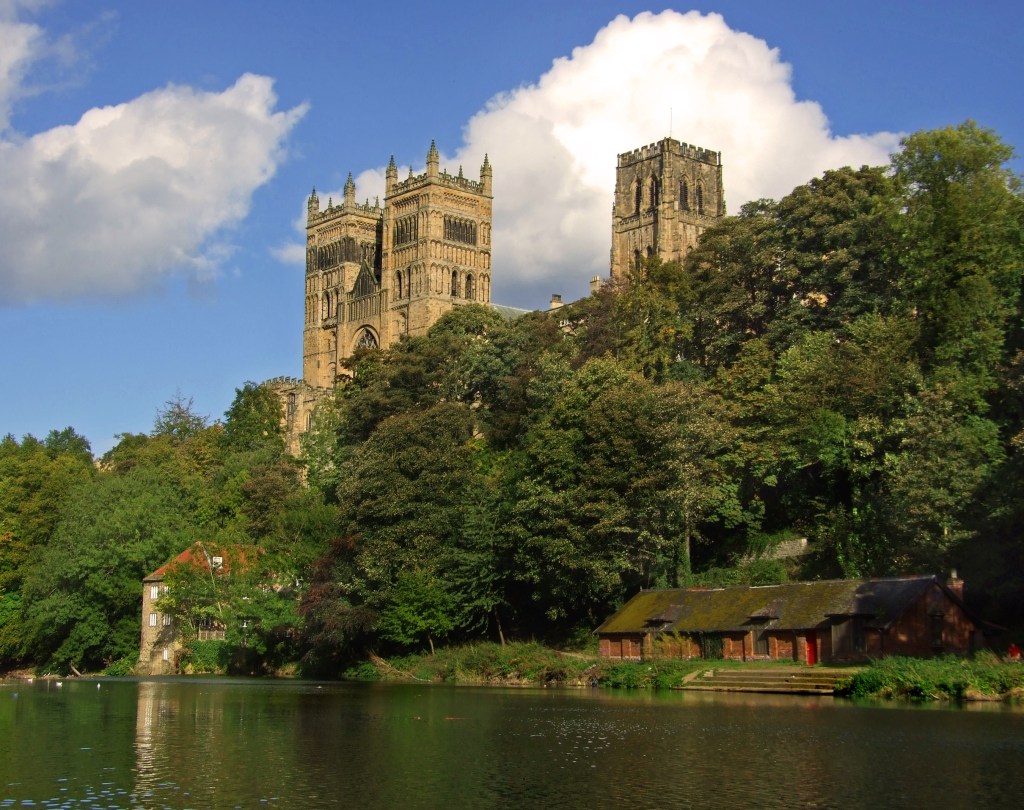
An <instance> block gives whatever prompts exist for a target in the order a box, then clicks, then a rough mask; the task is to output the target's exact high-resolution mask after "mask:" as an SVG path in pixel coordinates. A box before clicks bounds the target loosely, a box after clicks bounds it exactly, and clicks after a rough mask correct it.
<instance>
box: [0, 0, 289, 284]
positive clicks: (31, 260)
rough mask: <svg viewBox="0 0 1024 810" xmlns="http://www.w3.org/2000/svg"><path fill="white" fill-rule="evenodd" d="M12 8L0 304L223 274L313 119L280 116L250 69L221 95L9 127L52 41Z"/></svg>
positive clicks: (4, 57) (1, 26)
mask: <svg viewBox="0 0 1024 810" xmlns="http://www.w3.org/2000/svg"><path fill="white" fill-rule="evenodd" d="M43 2H44V0H35V2H24V0H23V1H22V2H17V0H15V1H14V2H12V0H0V245H2V246H3V248H2V250H0V304H15V303H24V302H29V301H34V300H41V299H46V300H62V299H72V298H77V297H82V296H103V295H111V294H130V293H133V292H137V291H139V290H141V289H146V288H149V287H152V286H153V285H155V284H157V283H158V282H159V281H160V280H161V279H162V278H164V277H166V276H168V275H170V274H173V273H185V274H186V275H188V276H189V277H190V278H192V279H194V280H200V281H202V280H205V279H209V278H210V277H212V276H214V275H216V274H217V272H218V270H219V268H220V266H221V265H222V263H223V262H224V261H225V260H226V258H227V257H228V256H230V254H231V252H232V250H233V248H232V246H231V245H230V244H228V243H227V242H226V241H225V239H224V230H225V229H226V228H228V227H230V226H232V225H234V224H236V223H238V222H239V221H240V220H241V219H243V218H244V217H245V216H246V215H247V213H248V211H249V205H250V201H251V197H252V194H253V192H254V191H255V190H256V189H257V188H259V187H260V186H261V185H263V184H264V183H266V182H267V181H268V180H269V179H270V178H271V177H272V176H273V174H274V172H275V171H276V169H277V166H278V164H279V163H280V162H281V160H282V159H283V157H284V151H283V143H284V139H285V138H286V136H287V135H288V133H289V132H290V131H291V130H292V128H293V127H294V126H295V124H296V123H297V122H298V121H299V119H300V118H301V117H302V115H303V114H304V113H305V110H306V107H305V106H299V107H296V108H294V109H292V110H288V111H275V109H274V108H275V106H276V104H277V97H276V96H275V94H274V91H273V82H272V80H271V79H269V78H267V77H264V76H255V75H251V74H246V75H243V76H242V77H240V78H239V79H238V81H236V82H235V84H234V85H232V86H231V87H229V88H227V89H226V90H224V91H222V92H207V91H200V90H195V89H193V88H191V87H184V86H177V85H169V86H167V87H164V88H162V89H158V90H154V91H152V92H149V93H146V94H145V95H142V96H139V97H138V98H135V99H132V100H131V101H127V102H125V103H123V104H118V105H116V106H110V107H102V108H96V109H91V110H88V111H87V112H86V113H85V114H84V115H82V117H81V118H80V119H79V120H78V122H77V123H75V124H72V125H68V126H61V127H55V128H54V129H51V130H48V131H46V132H41V133H38V134H35V135H31V136H21V135H17V134H14V133H11V132H9V131H8V128H9V123H10V121H9V115H10V109H11V105H12V103H13V102H14V101H16V100H17V99H18V98H20V97H22V96H23V95H24V94H25V93H26V92H29V91H28V90H26V87H25V77H26V73H27V71H28V69H29V67H31V66H32V65H33V63H34V62H36V61H38V60H39V59H42V58H45V57H47V56H48V55H49V54H50V52H52V51H53V48H54V46H53V45H52V44H48V43H47V42H46V41H45V39H46V38H45V32H44V31H43V30H42V29H40V28H39V27H38V26H35V25H32V24H29V23H24V22H19V21H18V20H17V15H18V11H19V9H27V8H33V7H38V6H39V5H41V4H42V3H43Z"/></svg>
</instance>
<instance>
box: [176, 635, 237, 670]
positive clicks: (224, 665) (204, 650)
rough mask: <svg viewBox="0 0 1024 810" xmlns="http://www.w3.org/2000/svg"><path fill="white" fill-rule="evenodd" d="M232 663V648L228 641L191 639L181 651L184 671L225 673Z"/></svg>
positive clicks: (181, 664)
mask: <svg viewBox="0 0 1024 810" xmlns="http://www.w3.org/2000/svg"><path fill="white" fill-rule="evenodd" d="M230 663H231V649H230V648H229V647H228V644H227V642H225V641H217V640H209V641H190V642H189V643H188V644H186V645H185V649H184V650H183V651H182V653H181V659H180V668H181V671H182V672H192V673H196V674H200V673H202V674H223V673H225V672H227V669H228V665H229V664H230Z"/></svg>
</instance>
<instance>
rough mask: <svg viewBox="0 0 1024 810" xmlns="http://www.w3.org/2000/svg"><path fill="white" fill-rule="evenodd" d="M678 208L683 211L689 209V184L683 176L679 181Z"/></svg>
mask: <svg viewBox="0 0 1024 810" xmlns="http://www.w3.org/2000/svg"><path fill="white" fill-rule="evenodd" d="M679 208H680V209H681V210H683V211H689V210H690V184H689V183H688V182H687V180H686V178H685V177H684V178H683V179H682V180H680V181H679Z"/></svg>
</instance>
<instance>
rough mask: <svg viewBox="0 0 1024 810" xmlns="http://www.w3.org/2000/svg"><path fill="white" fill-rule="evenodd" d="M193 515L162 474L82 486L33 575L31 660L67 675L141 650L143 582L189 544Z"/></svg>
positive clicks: (27, 596) (28, 585)
mask: <svg viewBox="0 0 1024 810" xmlns="http://www.w3.org/2000/svg"><path fill="white" fill-rule="evenodd" d="M186 515H187V511H186V509H185V508H184V505H183V503H182V500H181V498H180V496H179V494H178V492H177V491H176V489H175V487H174V486H173V485H171V484H170V483H169V482H168V481H167V480H166V479H165V478H164V477H162V476H161V475H160V473H159V471H156V470H145V469H138V470H131V471H129V472H128V473H126V474H124V475H119V476H110V475H107V476H99V477H97V478H96V479H94V480H93V481H92V482H91V483H90V484H89V485H87V486H85V487H82V488H80V489H79V490H78V491H77V492H76V494H75V496H74V497H73V498H72V500H71V502H70V503H69V504H68V507H67V510H66V511H65V513H64V515H63V517H62V519H61V522H60V524H59V526H58V527H57V529H56V531H55V532H54V534H53V537H52V539H51V541H50V542H49V543H48V544H47V546H46V547H45V549H43V550H42V552H41V553H40V554H39V555H38V557H37V559H36V560H35V563H34V564H33V565H32V566H31V568H30V569H29V570H28V572H27V574H26V577H25V584H24V587H23V589H22V596H23V600H24V608H23V614H24V637H23V644H24V648H23V651H24V653H25V655H26V656H28V657H29V658H31V659H32V660H35V661H37V662H39V663H40V664H42V665H45V666H47V667H55V668H57V669H61V670H67V668H69V667H71V666H74V667H77V668H79V669H82V668H85V667H90V668H95V667H100V666H103V665H105V664H108V663H110V662H112V661H116V660H118V659H120V658H123V657H125V656H126V655H132V654H134V653H137V651H138V636H139V627H140V623H139V622H140V615H139V614H140V605H141V603H140V600H139V583H140V582H141V581H142V578H143V577H144V576H145V575H146V574H148V573H149V572H150V571H153V570H154V569H156V568H157V566H158V565H160V564H161V563H163V562H165V561H166V560H167V559H168V558H169V557H171V556H172V555H173V554H176V553H177V552H178V551H180V550H181V549H182V548H184V547H186V546H187V545H188V541H189V539H190V537H191V536H192V534H193V532H194V528H193V527H192V526H191V525H190V524H189V521H188V519H187V517H186Z"/></svg>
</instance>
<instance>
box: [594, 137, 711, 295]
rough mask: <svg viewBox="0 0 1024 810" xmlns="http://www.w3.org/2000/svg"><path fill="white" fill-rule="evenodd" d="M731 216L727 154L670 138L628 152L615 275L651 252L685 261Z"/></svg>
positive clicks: (618, 200) (623, 158) (616, 209)
mask: <svg viewBox="0 0 1024 810" xmlns="http://www.w3.org/2000/svg"><path fill="white" fill-rule="evenodd" d="M723 216H725V194H724V191H723V187H722V154H721V152H712V151H711V150H710V149H703V148H701V147H698V146H691V145H689V144H686V143H680V142H679V141H677V140H674V139H672V138H665V139H663V140H661V141H659V142H658V143H652V144H650V145H649V146H643V147H641V148H639V149H634V150H633V151H632V152H623V153H622V154H621V155H619V157H618V164H617V166H616V169H615V203H614V205H613V206H612V250H611V277H612V280H613V281H624V280H626V279H628V278H629V273H630V270H631V269H632V268H636V267H638V266H639V264H640V259H641V258H642V257H646V256H659V257H660V258H662V259H664V260H666V261H668V260H672V259H681V258H682V257H683V256H685V255H686V254H687V253H688V252H689V251H690V249H691V248H692V247H693V246H694V245H696V244H697V238H698V237H699V236H700V235H701V234H702V233H703V232H704V231H705V230H706V229H707V228H708V227H710V226H711V225H713V224H714V223H715V222H716V221H717V220H718V219H719V218H720V217H723Z"/></svg>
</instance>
